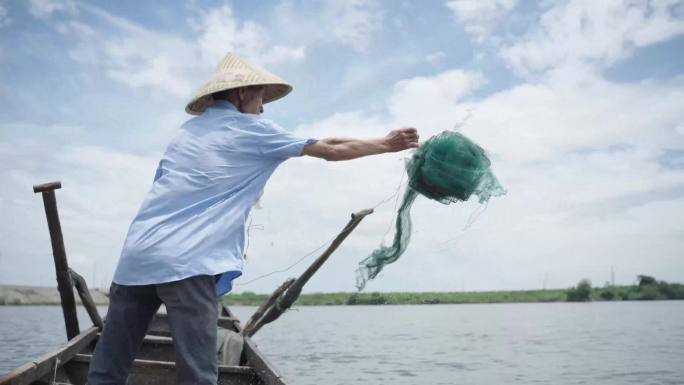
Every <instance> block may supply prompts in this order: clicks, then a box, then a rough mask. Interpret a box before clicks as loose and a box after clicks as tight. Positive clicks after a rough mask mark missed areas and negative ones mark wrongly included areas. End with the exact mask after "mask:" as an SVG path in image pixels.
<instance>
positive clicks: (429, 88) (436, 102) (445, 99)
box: [388, 70, 485, 133]
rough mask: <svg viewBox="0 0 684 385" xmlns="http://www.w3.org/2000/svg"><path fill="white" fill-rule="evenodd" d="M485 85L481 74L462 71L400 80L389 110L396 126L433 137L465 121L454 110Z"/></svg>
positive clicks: (459, 111)
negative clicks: (427, 133)
mask: <svg viewBox="0 0 684 385" xmlns="http://www.w3.org/2000/svg"><path fill="white" fill-rule="evenodd" d="M484 83H485V79H484V77H483V76H482V75H481V74H480V73H477V72H465V71H462V70H450V71H445V72H442V73H440V74H438V75H436V76H432V77H424V76H419V77H415V78H411V79H406V80H402V81H399V82H397V84H396V85H395V86H394V93H393V95H392V96H391V97H390V99H389V106H388V108H389V111H390V112H391V113H392V115H393V116H394V118H395V119H396V121H397V122H398V124H401V125H411V126H415V127H423V129H424V130H430V132H432V133H435V132H439V131H442V130H445V129H451V128H453V126H454V124H456V123H457V122H459V121H460V120H462V119H463V118H464V115H463V112H464V111H463V110H462V109H460V108H458V107H457V103H458V102H459V101H460V100H459V99H461V98H463V97H464V96H465V95H467V94H468V93H470V92H471V91H473V90H475V89H477V88H479V87H480V86H482V85H483V84H484Z"/></svg>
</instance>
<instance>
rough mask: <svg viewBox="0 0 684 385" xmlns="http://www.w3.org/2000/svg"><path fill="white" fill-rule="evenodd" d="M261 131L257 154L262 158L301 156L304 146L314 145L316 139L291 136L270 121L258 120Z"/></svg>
mask: <svg viewBox="0 0 684 385" xmlns="http://www.w3.org/2000/svg"><path fill="white" fill-rule="evenodd" d="M259 123H260V124H261V125H262V128H263V131H262V134H261V135H260V138H259V143H258V148H259V153H260V154H261V155H263V156H266V157H270V158H276V159H288V158H292V157H295V156H301V155H302V151H303V150H304V146H306V145H308V144H313V143H316V141H317V140H316V139H313V138H305V137H300V136H297V135H294V134H292V133H291V132H288V131H286V130H285V129H284V128H282V127H280V126H278V125H277V124H276V123H274V122H272V121H270V120H260V122H259Z"/></svg>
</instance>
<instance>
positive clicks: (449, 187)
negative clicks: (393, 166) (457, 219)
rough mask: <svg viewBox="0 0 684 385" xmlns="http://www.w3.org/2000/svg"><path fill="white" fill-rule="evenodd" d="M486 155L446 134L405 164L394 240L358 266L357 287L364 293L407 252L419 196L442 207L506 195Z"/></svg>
mask: <svg viewBox="0 0 684 385" xmlns="http://www.w3.org/2000/svg"><path fill="white" fill-rule="evenodd" d="M490 166H491V162H490V160H489V158H488V157H487V154H486V153H485V151H484V150H483V149H482V148H481V147H480V146H478V145H477V144H476V143H475V142H473V141H472V140H470V139H468V138H467V137H465V136H464V135H462V134H460V133H457V132H453V131H444V132H442V133H440V134H438V135H435V136H433V137H432V138H430V139H428V140H427V141H426V142H425V143H423V144H422V145H421V146H420V147H419V148H418V149H416V151H415V152H414V153H413V155H412V157H411V159H409V161H408V163H407V164H406V172H407V174H408V177H409V182H408V188H407V189H406V192H405V193H404V196H403V199H402V202H401V206H399V209H398V211H397V218H396V222H395V232H394V239H393V242H392V244H391V245H389V246H385V245H381V246H380V247H379V248H377V249H376V250H374V251H373V252H372V253H371V254H370V255H369V256H368V257H366V258H365V259H364V260H362V261H361V262H359V268H358V269H357V271H356V287H357V289H358V290H359V291H360V290H363V288H364V287H365V286H366V283H367V282H368V281H369V280H371V279H373V278H375V277H376V276H377V275H378V274H379V273H380V272H381V271H382V269H383V268H384V266H385V265H387V264H390V263H393V262H395V261H396V260H397V259H399V257H400V256H401V255H402V254H403V253H404V251H406V248H407V247H408V243H409V241H410V239H411V216H410V214H411V206H412V205H413V202H414V201H415V199H416V197H417V196H418V194H420V195H423V196H425V197H427V198H430V199H433V200H436V201H438V202H440V203H443V204H450V203H453V202H457V201H467V200H468V199H469V198H470V197H471V196H472V195H475V196H477V197H478V200H479V202H480V203H485V202H487V201H488V200H489V198H491V197H493V196H500V195H503V194H505V193H506V191H505V190H504V189H503V187H501V184H499V181H498V180H497V179H496V177H495V176H494V174H493V173H492V171H491V169H490Z"/></svg>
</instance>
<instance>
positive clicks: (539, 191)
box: [0, 0, 684, 292]
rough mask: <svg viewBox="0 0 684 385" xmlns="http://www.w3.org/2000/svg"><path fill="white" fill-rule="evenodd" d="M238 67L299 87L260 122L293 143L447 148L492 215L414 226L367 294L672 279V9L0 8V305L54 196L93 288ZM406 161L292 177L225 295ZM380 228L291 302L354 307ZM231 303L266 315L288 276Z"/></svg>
mask: <svg viewBox="0 0 684 385" xmlns="http://www.w3.org/2000/svg"><path fill="white" fill-rule="evenodd" d="M229 51H233V52H235V53H237V54H238V55H241V56H243V57H245V58H247V59H249V60H251V61H253V62H255V63H257V64H260V65H262V66H264V67H266V68H268V69H270V70H271V71H272V72H274V73H276V74H278V75H279V76H281V77H283V78H285V79H287V80H288V81H289V82H291V83H292V84H293V85H294V91H293V92H292V94H290V95H289V96H288V97H287V98H285V99H283V100H281V101H278V102H276V103H273V104H272V105H270V104H269V105H267V106H266V115H267V116H268V117H269V118H271V119H274V120H276V121H277V122H278V123H279V124H281V125H282V126H284V127H287V128H288V129H290V130H292V131H294V132H296V133H297V134H300V135H302V136H312V137H318V138H321V137H326V136H360V137H377V136H381V135H384V134H385V133H386V132H387V131H389V130H390V129H393V128H396V127H400V126H408V125H410V126H415V127H417V128H418V129H419V130H420V132H421V134H422V136H423V137H424V138H427V137H429V136H430V135H433V134H435V133H438V132H440V131H442V130H444V129H450V128H453V127H454V126H455V125H459V124H460V126H461V128H460V129H461V130H462V131H463V132H464V133H465V134H466V135H468V136H470V137H472V138H473V139H475V140H476V141H478V142H479V143H480V144H481V145H482V146H483V147H485V148H487V149H488V151H489V152H490V154H491V156H492V159H493V161H494V171H495V172H496V173H497V175H499V177H500V179H501V182H502V183H503V184H504V185H505V187H506V188H507V189H508V191H509V194H508V195H507V196H505V197H502V198H499V199H496V200H494V201H492V202H491V203H490V205H489V206H488V207H487V210H486V211H485V212H484V214H482V215H481V216H479V217H478V219H477V221H476V222H475V223H474V224H472V225H471V226H470V227H467V229H465V230H464V227H465V225H466V224H467V222H468V217H469V216H470V215H471V213H472V212H473V211H474V210H476V209H477V205H476V204H475V203H473V202H467V203H465V204H456V205H451V206H443V205H440V204H438V203H436V202H432V201H428V200H427V199H422V200H420V199H419V201H418V202H417V203H416V205H415V207H414V209H413V215H414V220H415V222H414V223H415V229H416V231H415V232H414V237H413V241H412V243H411V246H410V247H409V250H408V251H407V252H406V254H405V255H404V257H402V259H401V260H400V261H399V262H397V263H396V264H394V265H391V266H389V267H388V268H387V269H386V271H385V272H384V273H383V274H382V276H381V277H379V278H378V279H377V280H376V281H375V282H372V283H371V284H369V286H368V289H367V290H379V291H387V290H406V291H408V290H414V291H429V290H487V289H525V288H538V287H542V286H543V285H544V282H545V283H546V285H547V286H549V287H567V286H570V285H574V284H575V283H576V282H577V281H579V279H581V278H589V279H591V280H592V281H593V282H594V284H595V285H602V284H603V283H604V282H605V281H606V280H608V279H609V277H610V269H611V266H613V268H614V270H615V271H616V279H617V281H618V283H623V284H628V283H631V282H632V281H633V280H634V278H635V276H636V275H637V274H652V275H655V276H656V277H658V278H660V279H665V280H670V281H679V282H681V281H682V280H683V277H684V258H682V255H684V253H683V251H684V225H682V221H681V220H680V216H681V214H682V213H683V212H684V108H682V106H683V105H684V88H683V84H684V76H683V71H682V69H683V68H684V2H682V1H674V0H672V1H651V2H649V1H617V0H610V1H602V2H589V1H542V2H530V1H516V0H492V1H471V0H456V1H429V2H410V1H370V0H356V1H346V2H342V1H339V2H333V1H330V2H309V1H273V2H237V1H236V2H223V1H211V2H210V1H185V2H164V3H153V2H129V1H117V2H95V1H83V2H74V1H67V0H32V1H0V106H2V107H1V108H2V110H0V111H1V113H0V162H1V164H2V165H3V166H2V167H0V176H2V178H3V181H4V182H3V185H4V186H3V188H2V189H0V207H1V210H2V212H3V213H4V215H3V216H2V217H1V218H0V266H2V268H1V270H0V283H7V284H27V285H50V284H51V283H52V282H53V281H52V279H53V278H52V277H53V275H54V272H53V270H52V262H51V258H50V245H49V238H48V235H47V228H46V226H45V222H44V214H43V212H42V204H41V202H40V198H39V197H38V196H34V195H33V194H32V192H31V189H30V187H31V185H32V184H35V183H40V182H45V181H49V180H62V182H63V184H64V189H63V190H60V191H59V192H58V201H59V204H60V213H61V215H62V222H63V227H64V232H65V242H66V247H67V252H68V255H69V259H70V262H71V263H72V265H73V266H74V267H75V268H76V270H79V271H82V272H83V274H84V275H85V276H86V277H88V279H89V281H90V282H92V283H94V284H96V285H97V286H105V285H106V284H107V282H108V280H109V279H111V275H112V272H113V269H114V267H115V264H116V260H117V258H118V254H119V252H120V248H121V244H122V242H123V237H124V235H125V232H126V230H127V227H128V224H129V223H130V220H131V219H132V217H133V216H134V215H135V212H136V211H137V208H138V207H139V204H140V202H141V200H142V197H143V196H144V194H145V192H146V191H147V189H148V188H149V185H150V183H151V179H152V176H153V173H154V168H155V165H156V162H157V160H158V158H159V157H160V156H161V154H162V153H163V151H164V148H165V145H166V143H167V142H168V141H169V140H170V138H172V137H173V135H174V132H175V130H176V129H177V127H178V126H179V125H180V124H182V122H183V121H185V120H186V119H188V117H189V116H188V115H186V114H185V113H184V111H183V108H184V105H185V103H186V101H187V100H188V99H189V97H190V96H191V95H192V93H193V92H194V91H195V89H196V88H197V87H199V85H200V84H201V83H202V82H204V81H205V80H207V78H208V77H209V76H210V74H211V71H212V69H213V67H214V66H215V65H216V64H217V63H218V61H219V60H220V59H221V57H222V56H223V55H224V54H225V53H227V52H229ZM406 156H407V154H406V153H404V154H390V155H383V156H378V157H373V158H368V159H362V160H356V161H352V162H343V163H334V164H331V163H326V162H324V161H319V160H316V159H294V160H291V161H288V162H286V164H284V165H283V166H282V167H281V169H279V170H278V172H277V173H276V174H275V175H274V177H273V179H272V180H271V182H270V183H269V185H268V186H267V189H266V192H265V194H264V197H263V199H262V203H261V206H262V208H261V209H256V210H254V211H253V213H252V223H253V229H252V230H251V231H250V238H251V239H250V248H249V250H248V252H247V254H248V260H247V267H246V271H245V275H244V277H243V278H242V282H246V281H249V280H251V279H253V278H255V277H258V276H260V275H262V274H265V273H268V272H270V271H273V270H276V269H279V268H282V267H283V266H289V265H290V264H291V263H293V262H294V261H296V260H298V259H299V258H300V257H301V256H302V255H304V254H306V253H307V252H309V251H311V250H312V249H315V248H316V247H318V246H320V245H321V244H322V243H323V242H324V241H326V240H328V239H329V238H330V237H331V236H333V235H334V234H335V233H336V232H337V231H338V230H339V229H340V228H341V227H342V226H343V225H344V223H345V222H346V218H347V215H348V214H349V213H350V212H352V211H356V210H359V209H362V208H365V207H369V206H373V205H375V204H376V203H377V202H379V201H382V200H383V199H385V198H387V197H388V196H390V195H391V194H392V193H393V192H394V191H395V190H396V188H397V184H398V183H399V181H400V178H401V174H402V168H403V166H402V162H403V159H404V158H405V157H406ZM392 206H393V204H392V202H391V201H390V202H389V203H387V204H385V205H383V206H380V207H378V210H377V211H376V213H374V214H373V215H372V216H371V217H369V218H368V219H367V221H366V222H365V223H364V224H363V225H362V226H361V227H360V228H359V229H358V230H357V232H356V233H355V234H354V235H353V236H352V238H350V239H349V240H348V242H347V243H346V244H345V247H343V248H342V249H340V251H339V252H338V253H337V254H336V255H335V257H334V258H333V259H332V260H331V261H330V262H329V263H328V264H327V265H326V267H325V268H324V269H323V271H321V272H320V273H319V274H318V275H317V277H316V278H315V279H314V280H312V282H311V283H310V285H309V287H308V288H307V290H308V291H341V290H353V288H354V285H353V284H354V269H355V265H356V263H357V262H358V261H359V260H361V259H362V258H363V257H364V256H365V255H366V254H368V253H369V252H370V251H372V250H373V248H374V247H376V246H377V245H378V244H379V243H380V242H381V241H382V240H383V235H385V236H384V237H385V241H387V240H389V239H390V237H391V233H389V234H386V229H387V227H388V225H389V224H390V223H391V220H392V215H393V210H392V209H393V207H392ZM309 260H310V259H308V260H305V261H304V262H303V263H302V264H301V265H298V266H296V267H294V268H293V269H292V270H290V271H289V272H288V273H286V274H277V275H274V276H270V277H268V278H265V279H262V280H259V281H257V282H254V283H252V284H249V285H245V286H237V288H236V290H238V291H243V290H252V291H257V292H267V291H271V290H272V289H273V288H275V287H276V286H277V285H278V284H279V283H280V282H281V281H283V280H284V279H285V278H287V276H292V275H296V274H298V273H299V272H300V271H301V270H302V269H303V268H304V267H305V266H306V262H308V261H309Z"/></svg>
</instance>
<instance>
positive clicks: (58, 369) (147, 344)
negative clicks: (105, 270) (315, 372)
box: [0, 305, 287, 385]
mask: <svg viewBox="0 0 684 385" xmlns="http://www.w3.org/2000/svg"><path fill="white" fill-rule="evenodd" d="M219 314H220V316H219V318H218V325H217V327H218V330H219V341H220V343H219V345H220V346H218V347H217V354H218V357H219V363H220V365H219V376H218V384H220V385H247V384H251V385H286V384H287V382H286V381H285V380H284V379H283V377H282V376H281V375H280V374H279V373H278V371H277V370H276V369H275V368H274V367H273V365H271V363H269V361H268V360H267V359H266V358H265V357H264V356H263V354H262V353H261V352H260V351H259V349H257V347H256V345H255V344H254V342H253V341H252V340H251V339H250V338H249V337H247V336H243V335H241V334H240V332H241V331H242V328H241V325H240V321H239V320H238V319H237V318H235V316H234V315H233V314H232V313H231V312H230V310H229V309H228V307H226V306H224V305H220V313H219ZM236 333H237V334H236ZM99 335H100V333H99V328H98V327H97V326H92V327H90V328H88V329H86V330H84V331H83V332H81V333H80V334H78V335H77V336H76V337H74V338H72V339H71V340H69V341H68V343H67V344H66V345H64V346H63V347H61V348H60V349H58V350H56V351H54V352H51V353H48V354H46V355H44V356H43V357H40V358H38V359H37V360H35V361H33V362H30V363H27V364H24V365H22V366H20V367H18V368H17V369H15V370H14V371H12V372H11V373H9V374H7V375H5V376H4V377H2V378H0V385H28V384H34V385H38V384H43V385H44V384H56V385H61V384H74V385H81V384H85V383H86V376H87V373H88V367H89V364H90V359H91V357H92V354H93V350H94V348H95V344H96V343H97V340H98V337H99ZM238 335H239V337H237V338H236V336H238ZM235 340H238V341H244V343H243V344H242V349H241V350H242V351H241V352H239V353H238V354H239V357H236V356H235V354H234V353H235V349H234V348H233V349H230V348H228V345H229V344H231V343H233V342H234V341H235ZM233 346H234V345H233ZM231 355H233V356H231ZM226 363H235V364H234V365H226ZM175 370H176V363H175V358H174V346H173V338H172V337H171V334H170V329H169V324H168V320H167V318H166V315H165V314H163V313H157V315H156V316H155V317H154V319H153V320H152V323H151V324H150V328H149V330H148V332H147V335H146V336H145V339H144V341H143V344H142V347H141V348H140V351H139V352H138V355H137V357H136V359H135V361H134V363H133V368H132V369H131V372H130V375H129V382H128V383H129V384H130V385H138V384H140V385H143V384H144V385H161V384H174V383H175V381H176V373H175Z"/></svg>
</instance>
